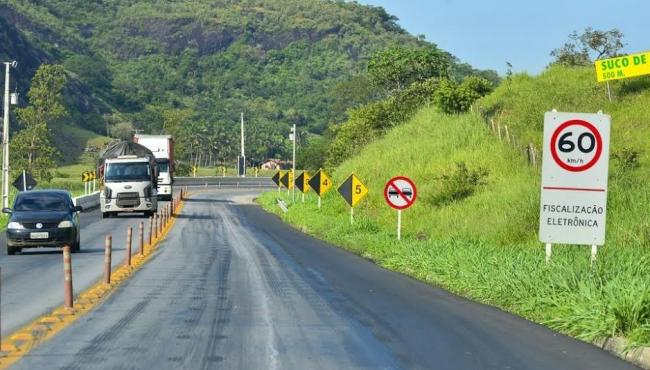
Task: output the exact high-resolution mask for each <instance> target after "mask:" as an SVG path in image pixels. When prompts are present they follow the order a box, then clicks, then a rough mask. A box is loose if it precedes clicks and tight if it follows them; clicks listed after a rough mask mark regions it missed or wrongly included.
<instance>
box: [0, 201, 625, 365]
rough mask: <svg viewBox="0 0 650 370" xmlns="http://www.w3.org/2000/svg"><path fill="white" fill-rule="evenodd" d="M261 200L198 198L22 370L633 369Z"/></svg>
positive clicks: (34, 353) (31, 355)
mask: <svg viewBox="0 0 650 370" xmlns="http://www.w3.org/2000/svg"><path fill="white" fill-rule="evenodd" d="M255 194H256V192H255V191H251V190H242V189H239V190H237V189H230V190H224V189H221V190H208V191H205V192H201V193H198V194H195V195H194V196H193V197H192V198H191V199H190V200H188V201H187V202H186V203H185V208H184V210H183V212H182V215H181V216H180V217H179V219H178V220H177V222H176V224H175V226H174V229H173V230H172V232H171V233H170V234H169V236H168V237H167V239H166V240H165V241H164V242H163V244H162V245H161V248H159V249H158V250H157V251H156V252H155V255H154V256H153V258H152V259H151V260H150V261H149V263H148V264H146V265H145V266H144V267H143V268H142V269H141V270H140V271H139V272H138V273H137V274H136V275H135V276H133V277H132V278H131V279H130V280H129V281H127V282H126V283H125V284H124V285H123V286H122V287H121V288H120V289H119V290H118V291H116V292H115V293H114V294H113V295H111V296H110V297H109V298H108V299H107V300H106V301H104V302H103V303H102V304H101V305H99V306H98V307H97V308H96V309H95V310H94V311H92V312H91V313H89V314H88V315H86V316H84V317H82V318H81V319H79V320H78V321H77V322H75V323H74V324H72V325H71V326H70V327H68V328H67V329H66V330H64V331H63V332H61V333H59V334H58V335H57V336H56V337H54V338H53V339H52V340H50V341H49V342H47V343H45V344H43V345H41V346H40V347H38V348H37V349H35V350H34V351H32V352H31V353H29V354H28V355H27V356H26V357H25V358H24V359H22V360H21V361H20V362H18V363H16V364H15V365H14V367H13V369H300V370H302V369H443V370H444V369H450V370H455V369H458V370H471V369H539V370H550V369H553V370H563V369H565V370H578V369H589V370H598V369H602V370H605V369H607V370H616V369H636V367H634V366H632V365H630V364H628V363H626V362H623V361H621V360H619V359H617V358H615V357H613V356H612V355H610V354H608V353H606V352H604V351H602V350H600V349H598V348H596V347H594V346H591V345H589V344H585V343H582V342H578V341H575V340H573V339H570V338H568V337H565V336H563V335H559V334H556V333H554V332H552V331H550V330H548V329H546V328H544V327H542V326H539V325H536V324H532V323H530V322H528V321H525V320H522V319H520V318H518V317H515V316H512V315H510V314H507V313H504V312H502V311H500V310H497V309H495V308H492V307H488V306H484V305H481V304H477V303H474V302H470V301H468V300H466V299H463V298H459V297H457V296H454V295H452V294H449V293H447V292H445V291H443V290H441V289H437V288H434V287H431V286H427V285H425V284H422V283H420V282H418V281H415V280H412V279H410V278H408V277H405V276H402V275H400V274H396V273H393V272H390V271H386V270H384V269H381V268H379V267H377V266H376V265H374V264H372V263H371V262H368V261H366V260H364V259H362V258H359V257H357V256H355V255H352V254H350V253H347V252H345V251H343V250H340V249H337V248H334V247H332V246H329V245H328V244H326V243H323V242H320V241H318V240H315V239H313V238H311V237H309V236H306V235H304V234H301V233H299V232H297V231H295V230H293V229H292V228H290V227H288V226H286V225H285V224H283V223H282V222H281V221H280V220H279V219H278V218H277V217H276V216H273V215H270V214H268V213H265V212H264V211H262V210H261V209H260V208H259V207H257V206H255V205H253V204H251V199H252V197H253V196H254V195H255ZM111 221H112V222H121V223H128V222H129V221H128V220H120V221H113V220H111ZM102 222H103V221H102ZM91 226H92V225H91ZM87 234H90V233H88V232H87ZM29 257H34V256H29ZM38 257H40V256H36V257H35V258H38ZM46 257H47V256H46ZM56 257H57V258H59V257H60V255H57V256H56ZM75 257H76V256H75ZM17 258H19V257H17ZM35 258H34V259H35ZM0 262H4V260H0ZM79 263H80V262H74V263H73V264H74V267H73V268H74V269H75V271H76V270H77V269H79V267H78V264H79ZM57 268H60V265H57ZM25 275H26V276H33V275H29V274H25ZM21 276H22V275H21ZM26 279H27V278H26ZM33 285H38V284H33ZM23 286H24V285H23ZM23 294H28V292H24V293H23ZM3 309H4V306H3Z"/></svg>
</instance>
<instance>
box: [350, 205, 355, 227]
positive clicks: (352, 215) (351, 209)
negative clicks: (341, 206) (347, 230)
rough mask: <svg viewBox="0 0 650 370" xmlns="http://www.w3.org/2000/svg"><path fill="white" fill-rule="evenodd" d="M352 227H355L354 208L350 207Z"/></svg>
mask: <svg viewBox="0 0 650 370" xmlns="http://www.w3.org/2000/svg"><path fill="white" fill-rule="evenodd" d="M350 225H354V207H350Z"/></svg>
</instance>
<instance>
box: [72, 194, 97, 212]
mask: <svg viewBox="0 0 650 370" xmlns="http://www.w3.org/2000/svg"><path fill="white" fill-rule="evenodd" d="M72 201H73V202H74V204H75V205H76V206H82V207H83V209H84V210H87V209H94V208H97V207H99V192H98V191H96V192H94V193H91V194H88V195H82V196H79V197H74V198H72Z"/></svg>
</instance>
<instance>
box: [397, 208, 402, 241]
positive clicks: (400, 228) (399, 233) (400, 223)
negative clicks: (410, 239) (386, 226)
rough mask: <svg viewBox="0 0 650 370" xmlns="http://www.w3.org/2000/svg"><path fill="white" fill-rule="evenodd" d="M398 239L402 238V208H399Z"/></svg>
mask: <svg viewBox="0 0 650 370" xmlns="http://www.w3.org/2000/svg"><path fill="white" fill-rule="evenodd" d="M397 240H402V210H397Z"/></svg>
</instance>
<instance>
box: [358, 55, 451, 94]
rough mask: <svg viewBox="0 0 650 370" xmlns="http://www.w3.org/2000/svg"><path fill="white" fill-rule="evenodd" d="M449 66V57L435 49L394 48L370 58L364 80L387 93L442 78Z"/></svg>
mask: <svg viewBox="0 0 650 370" xmlns="http://www.w3.org/2000/svg"><path fill="white" fill-rule="evenodd" d="M450 66H451V59H450V57H449V55H448V54H446V53H444V52H442V51H440V50H439V49H438V48H436V47H435V46H429V47H423V48H406V47H401V46H398V47H392V48H388V49H384V50H380V51H378V52H376V53H375V54H373V55H372V57H371V58H370V61H369V62H368V76H369V77H370V81H371V82H372V84H373V85H374V86H376V87H379V88H383V89H385V90H386V91H387V92H389V93H391V92H394V91H396V90H401V89H403V88H406V87H408V86H409V85H410V84H411V83H413V82H416V81H424V80H427V79H429V78H431V77H445V76H447V74H448V70H449V67H450Z"/></svg>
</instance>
